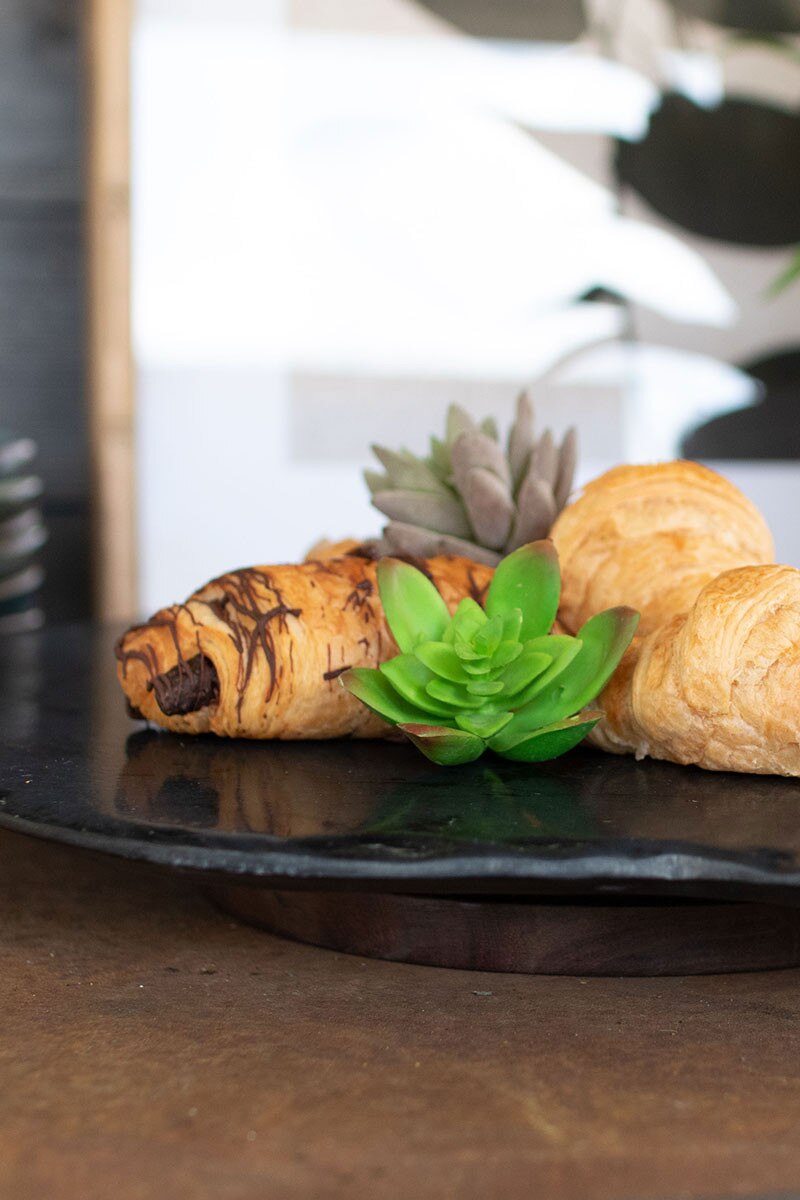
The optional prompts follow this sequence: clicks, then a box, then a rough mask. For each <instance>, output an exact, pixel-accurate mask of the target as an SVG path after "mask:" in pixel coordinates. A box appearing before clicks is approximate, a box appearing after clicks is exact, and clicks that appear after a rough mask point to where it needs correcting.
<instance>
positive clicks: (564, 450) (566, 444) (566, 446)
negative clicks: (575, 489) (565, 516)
mask: <svg viewBox="0 0 800 1200" xmlns="http://www.w3.org/2000/svg"><path fill="white" fill-rule="evenodd" d="M577 462H578V434H577V431H576V429H575V427H574V426H571V427H570V428H569V429H568V430H567V432H566V433H565V434H564V439H563V441H562V443H561V448H560V450H559V454H558V475H557V477H556V482H555V487H554V489H553V491H554V495H555V501H556V512H557V513H559V512H561V509H562V508H563V507H564V505H565V504H566V503H567V500H568V499H569V494H570V492H571V491H572V483H573V480H574V478H575V467H576V465H577Z"/></svg>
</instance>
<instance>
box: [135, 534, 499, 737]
mask: <svg viewBox="0 0 800 1200" xmlns="http://www.w3.org/2000/svg"><path fill="white" fill-rule="evenodd" d="M416 565H418V566H420V567H422V568H423V569H424V570H425V572H426V573H427V574H428V575H429V576H430V578H431V579H432V580H433V582H434V583H435V584H436V586H437V587H438V589H439V591H440V592H441V594H442V596H443V598H444V600H445V602H446V604H447V605H448V607H449V608H450V610H451V611H454V610H455V608H456V606H457V604H458V602H459V601H460V600H461V599H462V598H463V597H464V596H472V597H474V598H475V599H477V600H481V599H482V597H483V594H484V592H485V590H486V588H487V587H488V584H489V580H490V578H491V575H492V571H491V569H490V568H488V567H484V566H480V565H479V564H477V563H474V562H471V561H470V560H469V559H463V558H455V557H452V556H442V557H439V558H431V559H427V560H425V561H424V562H418V563H417V564H416ZM376 569H377V564H376V563H375V562H373V561H370V560H368V559H366V558H362V557H357V556H344V557H341V558H333V559H326V560H324V561H310V562H305V563H300V564H288V565H284V566H261V567H248V568H245V569H243V570H240V571H231V572H230V573H229V574H227V575H222V576H220V578H219V579H214V580H212V581H211V583H209V584H206V586H205V587H203V588H201V589H200V590H199V591H198V592H195V593H194V595H192V596H191V597H190V598H189V599H188V600H187V601H186V603H185V604H176V605H173V607H171V608H165V609H162V610H161V611H160V612H157V613H156V614H155V616H153V617H152V618H151V619H150V620H149V621H148V622H147V623H146V624H144V625H138V626H134V628H132V629H129V630H128V632H127V633H126V634H124V635H123V637H122V638H121V639H120V641H119V643H118V645H117V661H118V674H119V680H120V683H121V684H122V688H123V691H124V692H125V695H126V696H127V699H128V703H129V705H130V707H131V709H132V710H133V712H134V714H135V715H139V716H141V717H144V718H146V719H147V720H150V721H155V722H156V723H157V724H159V725H162V726H163V727H164V728H165V729H171V730H173V731H175V732H178V733H209V732H210V733H216V734H221V735H223V736H227V737H251V738H285V739H305V738H333V737H381V736H384V735H385V734H386V733H387V732H389V728H388V726H387V725H386V723H385V722H384V721H382V720H381V719H380V718H379V717H377V716H375V715H374V714H373V713H371V712H370V711H369V710H368V709H367V708H365V707H364V705H363V704H361V702H360V701H359V700H356V699H355V697H354V696H351V695H350V694H349V693H348V692H346V691H345V690H344V689H343V688H342V687H341V686H340V684H339V681H338V677H339V675H341V674H342V672H343V671H346V670H347V668H348V667H376V666H378V664H379V663H381V662H383V661H384V660H385V659H387V658H391V657H392V656H393V655H395V654H397V646H396V644H395V642H394V639H393V638H392V635H391V632H390V631H389V627H388V625H387V623H386V618H385V617H384V614H383V609H382V607H381V603H380V598H379V596H378V587H377V580H376Z"/></svg>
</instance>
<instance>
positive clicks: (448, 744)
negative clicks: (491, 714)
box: [400, 723, 486, 767]
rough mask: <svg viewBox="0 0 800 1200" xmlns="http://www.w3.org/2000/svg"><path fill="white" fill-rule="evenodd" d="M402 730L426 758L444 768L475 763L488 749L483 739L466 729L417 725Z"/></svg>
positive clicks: (412, 724)
mask: <svg viewBox="0 0 800 1200" xmlns="http://www.w3.org/2000/svg"><path fill="white" fill-rule="evenodd" d="M400 728H401V729H402V731H403V733H404V734H405V735H406V737H408V738H410V739H411V741H412V742H413V743H414V745H415V746H416V747H417V749H418V750H421V751H422V753H423V754H424V755H425V757H426V758H429V759H430V760H431V762H435V763H438V764H439V765H440V766H442V767H455V766H458V765H459V764H461V763H468V762H474V761H475V759H476V758H480V756H481V755H482V754H483V752H484V750H485V749H486V743H485V742H484V740H483V738H481V737H478V736H476V735H475V734H474V733H468V732H467V731H466V730H464V729H447V728H445V727H443V726H440V725H425V724H417V723H409V724H406V725H401V726H400Z"/></svg>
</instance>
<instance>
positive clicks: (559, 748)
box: [489, 713, 602, 763]
mask: <svg viewBox="0 0 800 1200" xmlns="http://www.w3.org/2000/svg"><path fill="white" fill-rule="evenodd" d="M601 716H602V714H601V713H596V714H591V715H590V717H589V719H588V720H587V719H586V716H583V717H572V718H568V719H567V720H564V721H556V722H555V723H554V724H552V725H547V726H545V728H544V729H539V730H537V731H536V733H533V734H530V735H529V736H523V737H522V738H521V739H520V741H518V742H515V743H514V744H513V745H511V746H506V747H505V749H502V750H497V753H498V754H500V755H501V756H502V757H503V758H510V759H513V760H514V761H515V762H530V763H533V762H547V760H548V759H551V758H558V756H559V755H560V754H566V752H567V751H568V750H572V749H573V747H575V746H577V745H578V743H579V742H582V741H583V739H584V738H585V737H586V735H587V733H589V732H590V731H591V730H592V729H594V727H595V725H596V724H597V722H598V721H599V720H600V717H601ZM489 746H490V747H491V749H493V750H494V749H495V746H494V745H492V740H491V735H490V740H489Z"/></svg>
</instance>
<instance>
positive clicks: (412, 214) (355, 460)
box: [133, 0, 800, 611]
mask: <svg viewBox="0 0 800 1200" xmlns="http://www.w3.org/2000/svg"><path fill="white" fill-rule="evenodd" d="M339 2H340V0H328V3H329V5H334V4H336V3H339ZM393 3H394V18H396V17H397V15H398V12H399V9H400V7H402V4H403V0H393ZM362 8H363V5H362ZM394 18H393V22H392V26H391V27H392V28H397V29H405V28H406V26H405V25H404V24H403V23H402V22H399V23H398V22H397V20H395V19H394ZM430 24H431V29H430V34H429V35H428V34H427V32H426V23H425V22H419V23H416V22H414V23H412V24H411V25H410V26H408V29H409V30H411V29H413V31H414V32H413V34H409V35H408V36H404V35H403V34H401V33H398V34H396V35H394V36H382V35H381V34H380V33H379V32H377V31H376V29H375V28H374V27H373V28H372V30H371V32H370V33H369V34H362V35H359V34H358V33H353V32H350V33H343V32H341V31H337V32H321V31H319V30H315V29H312V28H305V29H302V30H298V29H292V28H290V26H289V25H288V24H287V8H286V5H285V4H284V3H283V2H282V0H225V2H224V3H223V0H202V3H198V2H195V0H140V3H139V6H138V11H137V19H136V27H135V36H134V57H133V235H134V237H133V267H134V297H133V301H134V342H135V355H136V361H137V368H138V378H139V391H138V414H139V416H138V420H139V427H138V478H139V483H140V488H139V495H140V559H141V564H142V576H141V595H140V601H141V607H142V610H143V611H148V610H152V609H153V608H156V607H158V606H160V605H161V604H164V603H168V602H171V601H173V600H175V599H178V598H180V597H182V596H184V595H185V594H187V593H188V592H190V591H191V590H192V589H193V588H194V587H196V586H197V585H198V584H199V583H200V582H201V581H202V580H204V579H205V578H208V577H210V576H211V575H214V574H217V573H219V572H220V571H222V570H225V569H229V568H231V567H233V566H237V565H243V564H244V563H247V562H254V561H270V560H271V561H276V560H291V559H296V558H297V557H299V556H301V555H302V554H303V552H304V551H305V549H306V548H307V546H308V545H309V544H310V543H312V542H313V541H315V540H316V539H317V538H318V537H320V536H322V535H329V536H331V537H338V536H344V535H348V534H355V535H365V534H371V533H374V532H377V529H378V527H379V524H380V517H379V514H376V513H374V512H373V510H371V508H370V506H369V504H368V500H367V492H366V487H365V485H364V484H363V482H362V479H361V470H362V469H363V467H365V466H369V465H372V464H370V461H369V459H370V455H369V445H370V443H371V442H374V441H385V442H386V443H388V444H389V445H396V444H397V443H398V442H400V441H403V442H405V443H406V444H408V445H409V446H410V447H411V448H412V449H414V450H418V451H421V450H423V449H424V447H425V443H426V439H427V435H428V434H429V433H432V432H437V431H438V430H439V429H440V428H441V426H442V422H443V416H444V410H445V408H446V406H447V403H449V402H451V401H453V400H456V401H458V402H460V403H464V404H465V405H466V406H467V407H468V408H470V410H471V411H473V412H474V413H475V414H476V415H478V416H484V415H486V414H487V413H489V412H492V413H495V414H496V415H497V416H498V417H499V418H500V420H501V422H503V421H505V422H507V421H508V419H509V418H510V414H511V409H512V406H513V402H514V399H515V395H516V392H517V390H518V388H519V386H520V385H521V384H522V383H524V382H527V381H529V380H531V379H533V380H535V381H536V382H535V386H534V395H535V397H536V400H537V405H538V408H539V413H540V417H541V421H542V424H552V425H553V426H554V427H555V428H556V430H563V428H564V427H565V426H566V425H568V424H569V423H570V422H572V421H575V422H577V423H578V425H579V427H580V430H581V436H582V443H583V454H584V458H583V462H582V466H581V472H582V478H588V477H590V476H591V475H592V474H595V473H596V472H597V471H598V470H599V469H601V468H602V467H604V466H606V465H611V464H612V463H614V462H617V461H620V460H623V459H626V458H628V459H631V458H632V459H635V460H642V459H647V458H649V459H653V458H662V457H670V456H672V455H673V454H674V453H675V448H676V445H677V438H678V436H679V434H680V432H681V430H682V429H684V428H685V427H686V425H687V424H689V423H691V421H692V419H695V420H700V419H702V418H704V417H706V416H710V415H713V414H714V413H715V412H719V411H723V410H726V409H730V408H731V407H735V406H737V405H742V404H747V403H750V402H751V401H752V400H753V398H754V394H755V393H754V388H753V386H752V384H751V383H750V381H749V380H748V379H747V378H746V377H745V376H743V375H742V374H741V373H740V372H738V371H736V370H735V369H734V368H731V367H728V366H726V365H725V363H724V362H722V361H721V360H722V359H724V358H725V357H726V356H727V355H728V354H730V356H731V357H733V356H734V355H735V351H736V347H737V344H738V343H739V342H740V341H741V337H742V335H741V331H740V330H739V321H740V315H741V311H742V307H741V302H740V299H739V297H738V296H737V294H736V292H735V287H736V286H738V285H739V284H740V283H741V279H740V277H739V276H737V275H736V274H735V273H733V275H731V276H730V277H727V276H726V281H725V283H723V282H722V280H721V278H720V276H719V275H718V273H717V272H716V271H715V270H714V269H712V268H711V267H710V266H709V265H708V262H707V260H706V257H704V254H703V247H699V246H695V247H689V248H687V246H686V245H684V244H683V242H682V240H678V238H677V237H676V236H675V235H674V234H673V233H671V232H670V231H668V230H667V229H665V228H663V227H662V228H659V227H658V226H657V224H656V223H654V222H652V221H650V220H646V219H644V214H642V213H640V212H637V215H636V219H631V218H628V217H623V218H621V217H620V216H619V214H618V212H617V209H616V203H615V201H614V198H613V196H612V194H611V192H610V190H609V188H608V187H607V186H605V182H606V181H604V180H603V179H598V178H594V177H593V172H592V170H590V169H589V167H588V166H587V164H589V163H597V162H599V161H600V157H599V156H598V146H599V145H601V143H602V139H603V137H604V135H605V134H607V133H617V134H619V135H621V136H631V137H635V136H638V134H640V133H641V132H642V130H643V129H644V128H645V125H646V121H647V116H648V112H649V110H650V108H651V107H652V105H653V103H654V102H655V90H654V88H653V86H652V84H651V83H650V82H649V81H648V80H647V79H646V78H645V76H644V75H643V74H638V73H637V72H636V71H635V70H632V69H630V68H622V67H614V66H612V65H611V64H608V63H604V62H600V61H598V60H597V59H596V58H594V57H593V56H592V55H591V54H588V53H586V52H585V50H581V49H580V48H578V49H577V50H575V51H573V50H566V49H565V48H562V47H552V46H550V47H546V48H542V47H520V46H516V47H513V48H512V47H508V46H505V47H504V46H502V45H494V46H485V45H481V44H480V43H476V42H474V41H470V40H468V39H459V38H456V37H451V36H448V35H443V31H442V29H441V28H439V27H438V26H437V25H435V23H432V22H431V23H430ZM520 123H524V124H526V125H527V126H529V127H532V128H535V129H540V130H542V131H543V136H542V139H539V140H537V139H536V138H534V137H533V136H532V135H531V133H530V132H523V130H522V129H521V128H520V127H519V125H520ZM565 131H568V132H569V139H562V140H563V141H564V144H565V145H567V144H568V145H569V146H571V147H576V146H577V147H583V149H582V150H581V154H583V158H582V159H581V158H580V155H578V158H577V159H576V161H575V162H574V163H573V165H567V163H566V162H565V161H564V157H563V155H562V154H560V153H558V152H556V151H555V150H554V149H553V145H554V143H553V136H552V135H553V134H558V133H559V132H561V133H564V132H565ZM545 133H546V134H547V137H545V136H544V134H545ZM545 142H546V144H545ZM712 257H713V256H712ZM723 274H724V272H723ZM598 282H602V283H604V284H605V285H606V286H608V287H610V288H615V289H616V290H618V291H620V292H622V293H623V294H625V295H627V296H629V297H630V300H631V303H632V305H633V306H634V308H635V310H636V312H637V314H640V315H641V316H642V317H643V318H644V319H643V321H642V322H640V323H641V324H643V326H644V328H646V329H647V330H655V334H656V338H655V340H657V341H660V342H661V343H662V344H660V345H652V346H648V345H646V344H645V345H643V346H640V347H638V348H637V349H636V350H635V351H632V352H630V353H627V352H625V351H623V350H621V349H620V348H619V346H618V345H617V344H616V343H615V342H614V341H613V340H612V341H608V339H614V338H615V337H616V335H617V334H618V333H619V330H620V328H621V314H620V309H619V308H618V306H616V305H613V304H581V305H578V304H575V303H572V301H573V300H574V299H575V297H577V296H578V295H580V294H581V293H582V292H583V291H585V290H586V289H587V288H589V287H591V286H593V285H595V284H597V283H598ZM776 311H777V312H778V315H779V317H780V320H783V321H787V320H789V316H788V315H787V311H786V310H785V309H784V308H782V307H781V308H779V309H778V310H776ZM637 319H638V318H637ZM791 320H792V322H794V315H793V313H792V314H791ZM778 324H779V322H778ZM792 327H793V325H792ZM776 329H777V325H776ZM698 330H699V331H700V332H698ZM706 337H707V338H708V339H709V340H710V342H711V343H712V344H713V353H704V341H703V339H704V338H706ZM604 339H606V341H605V344H602V343H603V340H604ZM598 343H601V344H599V345H598ZM582 349H585V352H583V353H582V352H581V351H582ZM570 354H571V355H572V356H573V357H572V358H571V359H570V360H569V361H568V362H566V363H565V364H563V365H560V360H561V359H562V357H563V356H564V355H570ZM729 473H730V474H731V475H732V477H734V478H736V479H737V480H738V481H739V482H740V483H741V486H742V487H743V488H744V490H745V491H746V492H748V493H749V494H751V495H752V496H753V498H754V499H756V500H757V501H759V502H760V503H761V504H762V507H764V510H765V512H766V513H767V516H768V518H769V519H770V520H771V522H772V523H773V525H774V526H775V529H776V532H777V537H778V544H779V554H780V556H781V557H784V558H786V559H787V560H790V561H794V562H798V563H800V534H797V533H796V532H795V522H794V519H793V513H794V512H795V511H796V510H797V500H798V499H800V495H799V494H798V489H799V488H800V482H799V481H798V474H800V473H799V472H798V471H797V469H796V468H795V467H794V466H793V465H786V466H779V467H777V468H775V469H773V468H771V467H768V466H765V465H742V464H736V465H732V466H731V467H730V471H729Z"/></svg>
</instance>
